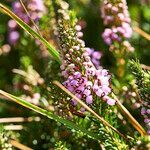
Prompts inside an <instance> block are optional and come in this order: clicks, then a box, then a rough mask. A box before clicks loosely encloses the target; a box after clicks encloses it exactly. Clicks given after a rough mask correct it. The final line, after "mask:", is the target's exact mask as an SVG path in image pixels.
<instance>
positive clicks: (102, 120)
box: [53, 81, 127, 140]
mask: <svg viewBox="0 0 150 150" xmlns="http://www.w3.org/2000/svg"><path fill="white" fill-rule="evenodd" d="M53 83H54V84H55V85H57V86H58V87H59V88H61V89H62V90H63V91H64V92H66V93H67V94H68V95H69V96H71V97H72V98H73V99H75V100H76V101H77V102H78V103H79V104H80V105H82V106H83V107H84V108H85V109H86V110H87V111H89V112H90V113H91V114H93V115H94V116H95V117H96V118H98V120H100V121H101V122H102V123H103V124H104V125H105V126H107V127H109V128H111V129H112V130H113V131H115V132H116V133H118V134H119V135H120V136H121V137H122V138H124V139H125V140H127V138H126V137H125V136H124V135H123V134H122V133H120V132H119V131H118V130H117V129H116V128H114V127H113V126H112V125H110V124H109V123H108V122H107V121H105V120H104V118H102V117H100V116H99V115H98V114H97V113H96V112H94V111H93V110H92V109H91V108H90V107H88V106H87V105H86V104H85V103H84V102H82V101H81V100H80V99H79V98H77V97H76V96H75V95H73V94H72V93H71V92H70V91H69V90H67V89H66V88H65V87H64V86H63V85H62V84H61V83H60V82H58V81H54V82H53Z"/></svg>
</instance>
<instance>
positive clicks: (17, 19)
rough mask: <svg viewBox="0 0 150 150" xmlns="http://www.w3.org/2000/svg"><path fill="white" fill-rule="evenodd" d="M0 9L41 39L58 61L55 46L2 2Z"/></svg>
mask: <svg viewBox="0 0 150 150" xmlns="http://www.w3.org/2000/svg"><path fill="white" fill-rule="evenodd" d="M0 11H1V12H2V13H4V14H6V15H8V16H10V17H11V18H12V19H14V20H15V21H16V22H17V23H18V25H19V26H20V27H22V28H23V29H24V30H25V31H26V32H28V33H29V34H30V35H31V36H33V37H34V38H36V39H38V40H39V41H41V43H42V44H43V45H45V46H46V47H47V49H48V51H49V53H50V55H51V56H52V57H53V58H54V59H55V60H56V61H58V62H59V63H61V61H60V57H59V53H58V51H57V50H55V48H54V47H53V46H52V45H50V43H49V42H48V41H47V40H45V39H44V38H43V37H42V36H41V35H39V34H38V33H37V32H35V31H34V30H33V29H32V28H31V27H30V26H29V25H27V24H26V23H25V22H24V21H22V20H21V19H20V18H19V17H18V16H16V15H15V14H14V13H13V12H12V11H11V10H9V9H8V8H7V7H6V6H4V5H3V4H2V3H0Z"/></svg>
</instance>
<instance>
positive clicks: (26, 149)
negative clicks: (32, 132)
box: [10, 140, 33, 150]
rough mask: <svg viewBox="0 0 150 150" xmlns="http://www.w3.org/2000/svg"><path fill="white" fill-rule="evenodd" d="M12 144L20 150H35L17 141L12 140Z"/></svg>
mask: <svg viewBox="0 0 150 150" xmlns="http://www.w3.org/2000/svg"><path fill="white" fill-rule="evenodd" d="M10 144H11V145H12V146H14V147H16V148H18V149H20V150H33V149H32V148H30V147H27V146H25V145H23V144H21V143H19V142H17V141H15V140H10Z"/></svg>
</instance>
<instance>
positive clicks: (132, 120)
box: [112, 93, 147, 136]
mask: <svg viewBox="0 0 150 150" xmlns="http://www.w3.org/2000/svg"><path fill="white" fill-rule="evenodd" d="M112 96H113V97H114V99H115V100H116V104H117V106H118V108H119V109H120V110H121V112H122V113H123V114H124V115H125V116H126V117H127V119H128V120H129V121H130V123H131V124H132V125H133V127H134V128H135V129H136V130H137V131H138V132H139V133H140V134H141V135H142V136H143V135H146V134H147V133H146V131H145V130H144V129H143V127H142V126H141V125H140V124H139V123H138V122H137V121H136V120H135V118H134V117H133V116H132V115H131V114H130V112H129V111H128V110H127V109H126V108H125V107H124V106H123V105H122V104H121V102H120V101H119V100H118V99H117V97H116V96H115V94H113V93H112Z"/></svg>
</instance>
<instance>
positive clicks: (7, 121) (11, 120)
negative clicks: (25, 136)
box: [0, 117, 40, 123]
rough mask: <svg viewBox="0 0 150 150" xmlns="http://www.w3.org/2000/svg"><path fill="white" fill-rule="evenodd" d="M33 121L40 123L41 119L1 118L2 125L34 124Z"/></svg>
mask: <svg viewBox="0 0 150 150" xmlns="http://www.w3.org/2000/svg"><path fill="white" fill-rule="evenodd" d="M32 121H37V122H38V121H40V117H28V118H24V117H11V118H0V123H12V122H14V123H16V122H32Z"/></svg>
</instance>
